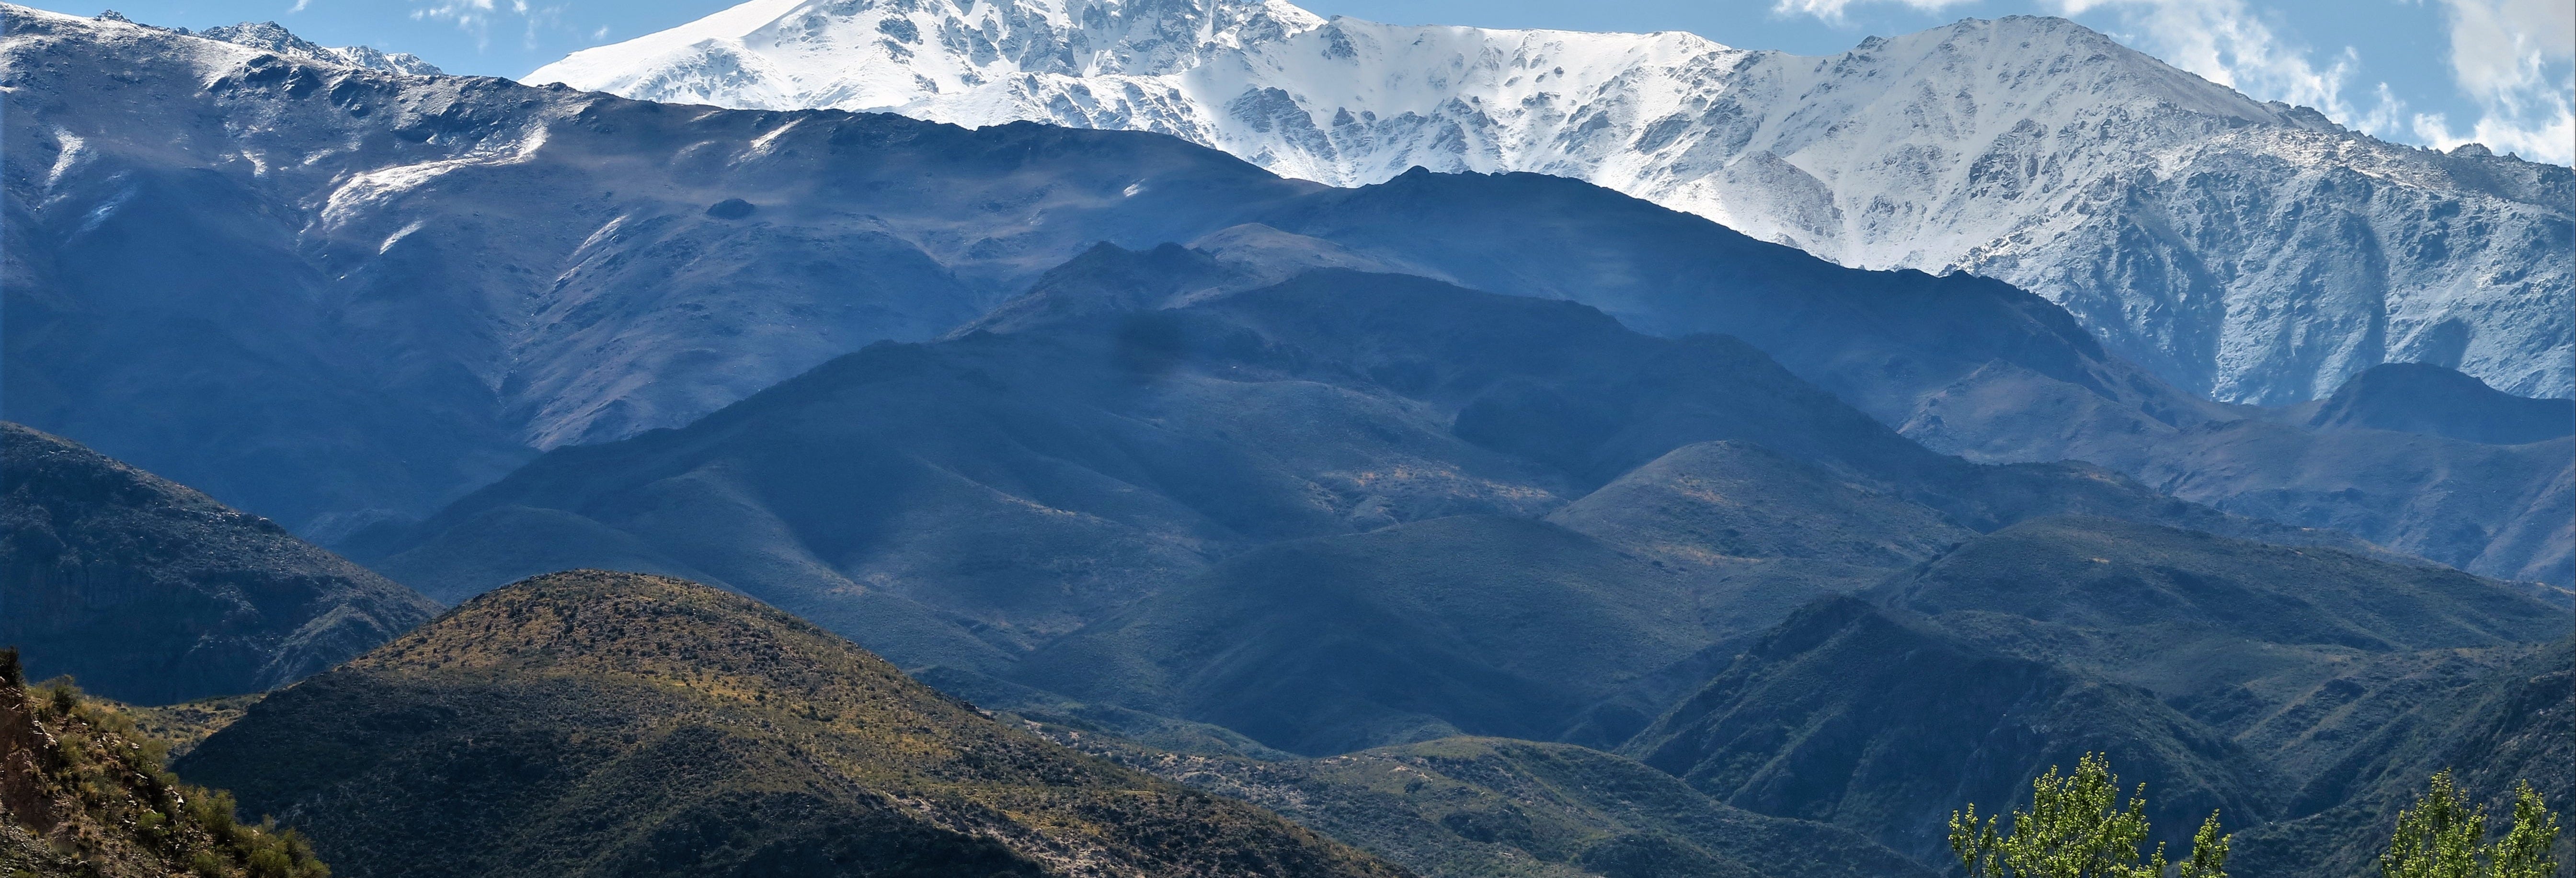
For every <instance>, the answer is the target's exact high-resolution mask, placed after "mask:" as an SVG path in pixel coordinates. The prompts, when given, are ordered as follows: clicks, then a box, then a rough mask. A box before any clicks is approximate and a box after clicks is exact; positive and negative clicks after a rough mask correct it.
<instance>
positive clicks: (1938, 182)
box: [527, 0, 2576, 403]
mask: <svg viewBox="0 0 2576 878" xmlns="http://www.w3.org/2000/svg"><path fill="white" fill-rule="evenodd" d="M527 81H528V82H531V83H546V82H564V83H566V84H569V85H573V86H576V87H580V88H586V89H594V90H602V91H609V92H612V93H616V94H620V95H623V96H627V97H634V98H641V99H647V100H657V101H666V102H683V103H707V104H715V105H719V106H727V107H740V108H768V109H791V108H837V109H848V110H873V111H888V112H896V113H901V114H904V115H908V116H913V117H916V118H922V119H928V120H933V121H943V122H952V123H956V124H961V125H966V126H970V127H979V126H984V125H992V124H1000V123H1005V122H1012V121H1022V120H1027V121H1039V122H1046V123H1051V124H1058V125H1068V126H1074V127H1091V128H1112V129H1127V130H1143V131H1155V132H1161V133H1166V134H1172V135H1175V136H1179V137H1182V138H1185V139H1189V140H1192V141H1195V142H1198V143H1202V144H1206V145H1209V146H1214V147H1217V148H1220V149H1224V150H1226V151H1228V152H1232V153H1234V154H1235V155H1238V156H1241V157H1243V158H1245V159H1247V160H1249V161H1252V162H1254V163H1255V164H1258V165H1261V166H1262V167H1264V168H1267V169H1269V170H1271V171H1274V172H1277V173H1280V174H1283V175H1287V176H1293V177H1301V178H1305V179H1312V180H1318V181H1322V182H1327V183H1332V184H1335V185H1343V186H1349V185H1359V184H1365V183H1372V182H1379V181H1383V180H1386V179H1389V178H1391V177H1393V176H1394V175H1396V174H1398V173H1401V172H1403V171H1404V170H1406V169H1407V168H1410V167H1413V166H1415V165H1420V166H1424V167H1427V168H1430V169H1432V170H1435V171H1484V172H1496V171H1533V172H1539V173H1548V174H1557V175H1562V176H1570V177H1576V178H1580V179H1585V180H1589V181H1591V182H1594V183H1597V184H1600V185H1603V186H1607V187H1610V188H1613V189H1617V190H1619V191H1622V192H1626V193H1628V194H1631V195H1635V196H1638V197H1641V198H1645V199H1648V200H1651V201H1655V202H1657V203H1660V204H1663V205H1666V206H1668V207H1673V208H1675V209H1679V210H1684V211H1689V212H1692V213H1697V214H1700V215H1703V216H1707V217H1710V218H1712V219H1715V220H1718V221H1719V222H1722V223H1725V224H1727V225H1729V226H1732V227H1735V228H1737V229H1740V230H1743V231H1745V232H1747V233H1749V234H1753V235H1755V236H1757V237H1762V238H1766V239H1770V240H1775V241H1781V242H1783V243H1789V244H1793V245H1795V246H1798V247H1801V248H1804V249H1806V250H1808V251H1810V252H1813V253H1816V254H1818V255H1820V256H1824V257H1826V258H1828V259H1832V260H1834V261H1837V262H1841V263H1843V264H1846V265H1853V266H1858V267H1868V268H1918V269H1923V270H1927V271H1935V272H1941V271H1952V270H1964V271H1972V272H1977V273H1981V274H1988V275H1992V276H1995V277H2000V278H2003V279H2005V280H2008V281H2011V282H2013V283H2016V284H2019V285H2021V286H2024V287H2027V288H2030V289H2032V290H2033V291H2035V292H2038V293H2040V294H2042V295H2045V296H2047V297H2049V298H2050V299H2051V300H2053V301H2056V302H2058V303H2059V304H2061V305H2064V306H2066V307H2067V308H2068V309H2069V310H2071V311H2073V312H2074V313H2075V314H2076V315H2077V317H2078V319H2080V320H2082V321H2084V322H2085V323H2086V324H2087V325H2088V326H2089V327H2090V328H2092V329H2093V330H2094V331H2095V332H2096V333H2098V334H2100V335H2101V336H2102V337H2103V338H2104V339H2105V340H2106V341H2107V342H2108V343H2109V344H2110V345H2111V346H2112V347H2113V348H2114V349H2115V350H2118V351H2119V352H2121V353H2122V354H2123V355H2125V356H2128V357H2130V358H2132V359H2135V360H2137V361H2139V362H2141V363H2143V364H2145V365H2147V366H2149V367H2150V368H2152V369H2154V370H2156V371H2157V372H2159V373H2160V374H2163V375H2165V376H2166V377H2167V378H2169V379H2171V380H2173V381H2175V382H2176V383H2178V384H2181V385H2183V386H2185V387H2188V388H2191V389H2193V390H2196V391H2200V392H2203V393H2207V394H2210V395H2212V396H2214V397H2216V398H2219V399H2224V400H2230V401H2244V402H2266V403H2284V402H2296V401H2302V400H2306V399H2310V398H2314V397H2316V396H2319V395H2322V394H2324V393H2327V392H2330V391H2331V390H2332V389H2333V388H2334V387H2336V386H2338V385H2339V384H2340V383H2341V382H2342V380H2343V379H2344V378H2346V377H2349V376H2351V375H2353V374H2357V373H2358V372H2360V371H2361V370H2364V369H2367V368H2369V367H2370V366H2373V365H2377V364H2378V363H2381V362H2389V361H2420V362H2432V363H2437V364H2441V365H2446V366H2453V367H2456V368H2459V369H2461V370H2462V371H2465V372H2468V373H2470V374H2474V375H2477V376H2479V377H2481V378H2483V379H2485V380H2487V381H2488V382H2489V383H2491V384H2493V385H2495V386H2497V387H2499V388H2502V389H2506V390H2509V391H2511V392H2514V393H2518V394H2524V395H2532V396H2567V395H2570V394H2571V393H2576V357H2571V353H2572V352H2576V349H2572V348H2571V346H2570V338H2571V335H2576V326H2571V321H2572V320H2576V318H2571V316H2570V314H2571V312H2576V297H2571V295H2570V284H2571V282H2576V278H2571V274H2570V270H2569V268H2570V267H2569V265H2568V262H2569V260H2568V259H2566V258H2550V257H2563V256H2566V255H2569V254H2576V233H2571V229H2576V220H2571V210H2570V207H2569V205H2570V204H2571V203H2576V175H2571V173H2570V172H2569V171H2568V169H2566V168H2560V167H2556V166H2549V165H2538V164H2533V163H2529V162H2522V161H2519V160H2514V159H2505V158H2498V157H2494V156H2491V155H2486V154H2484V151H2483V150H2478V149H2474V148H2465V149H2463V150H2461V151H2455V152H2454V153H2453V154H2447V155H2446V154H2442V153H2436V152H2431V151H2426V150H2420V149H2414V148H2410V147H2404V146H2397V145H2392V144H2387V143H2383V142H2380V141H2377V140H2373V139H2370V138H2368V137H2366V136H2363V135H2360V134H2357V133H2354V132H2350V131H2346V130H2344V129H2342V128H2340V127H2338V126H2336V125H2334V124H2333V123H2332V122H2330V121H2328V120H2327V119H2326V118H2324V117H2323V116H2322V115H2320V114H2318V113H2316V112H2315V111H2313V110H2308V109H2305V108H2296V107H2290V106H2286V105H2282V104H2271V103H2263V102H2258V101H2255V100H2253V99H2250V98H2247V97H2245V96H2243V95H2241V94H2238V93H2236V92H2234V91H2232V90H2229V89H2227V88H2225V87H2222V86H2218V85H2216V84H2213V83H2210V82H2208V81H2206V80H2203V79H2201V78H2199V77H2197V76H2194V75H2192V74H2189V73H2186V72H2183V71H2180V70H2177V69H2174V68H2173V67H2171V66H2168V65H2166V64H2164V63H2162V62H2160V61H2157V60H2156V59H2154V58H2151V57H2148V56H2146V55H2143V54H2140V53H2138V52H2135V51H2133V50H2130V49H2127V48H2125V47H2123V46H2120V45H2119V44H2118V43H2116V42H2114V41H2112V40H2111V39H2110V38H2108V37H2105V36H2103V35H2101V34H2099V33H2096V32H2094V31H2092V30H2089V29H2086V28H2084V27H2082V26H2080V25H2077V24H2075V23H2073V22H2069V21H2065V20H2062V19H2054V18H2031V17H2014V18H2006V19H2001V20H1994V21H1980V20H1968V21H1962V22H1960V23H1957V24H1954V25H1950V26H1947V27H1943V28H1936V29H1934V30H1931V31H1926V32H1923V33H1918V34H1912V35H1908V36H1902V37H1896V38H1892V39H1882V38H1871V39H1870V40H1868V41H1865V42H1863V43H1862V44H1861V45H1860V46H1859V47H1857V48H1855V49H1853V50H1852V51H1850V52H1846V53H1843V54H1840V55H1835V56H1829V57H1822V58H1813V57H1802V56H1795V55H1788V54H1785V53H1780V52H1769V51H1747V50H1741V49H1734V48H1730V47H1727V46H1723V45H1720V44H1718V43H1715V42H1712V41H1709V40H1706V39H1703V38H1700V37H1697V36H1694V35H1690V34H1685V33H1657V34H1596V33H1577V32H1564V31H1507V30H1488V29H1479V28H1466V27H1429V26H1425V27H1412V26H1394V25H1384V24H1376V23H1372V22H1366V21H1360V20H1357V19H1351V18H1336V19H1333V20H1331V21H1329V22H1327V21H1323V20H1321V19H1318V18H1316V17H1315V16H1312V15H1310V14H1307V13H1305V12H1303V11H1302V10H1298V9H1296V8H1295V7H1293V6H1289V5H1287V4H1285V3H1282V2H1277V0H1134V2H1118V0H1013V2H1007V3H997V2H994V0H977V2H972V3H960V2H957V0H900V2H898V0H833V2H821V0H757V2H753V3H747V4H744V5H742V6H738V7H735V8H734V9H731V10H728V11H726V12H723V13H719V14H718V15H715V16H711V17H709V18H707V19H703V20H701V21H699V22H695V23H692V24H690V25H686V26H683V27H681V28H677V29H674V30H671V31H666V32H663V33H660V34H655V35H652V36H648V37H643V38H639V39H637V40H634V41H630V42H627V43H621V44H617V45H612V46H604V47H600V48H596V49H590V50H586V51H583V52H580V53H576V54H575V55H573V56H571V57H569V58H567V59H565V60H564V61H562V62H559V63H557V64H555V65H550V66H548V67H546V68H544V69H541V70H539V71H537V72H536V73H534V74H531V75H530V76H529V77H527ZM2534 254H2540V255H2541V256H2542V257H2543V258H2537V259H2535V258H2533V256H2534Z"/></svg>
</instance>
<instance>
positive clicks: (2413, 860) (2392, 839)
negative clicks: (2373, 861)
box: [2379, 769, 2558, 878]
mask: <svg viewBox="0 0 2576 878" xmlns="http://www.w3.org/2000/svg"><path fill="white" fill-rule="evenodd" d="M2486 836H2487V810H2486V806H2484V805H2471V804H2469V798H2468V796H2467V794H2465V793H2463V792H2461V790H2460V786H2459V783H2458V782H2457V781H2454V780H2453V779H2452V778H2451V772H2450V770H2449V769H2444V770H2443V771H2442V772H2440V773H2438V774H2435V775H2433V778H2432V780H2431V781H2429V782H2427V783H2426V784H2425V789H2424V795H2422V796H2419V797H2417V798H2416V799H2415V806H2414V807H2411V808H2407V809H2405V810H2402V811H2399V812H2397V829H2396V831H2394V832H2392V833H2390V836H2389V840H2388V852H2387V853H2384V854H2380V855H2379V874H2380V876H2381V878H2550V876H2551V875H2553V874H2556V873H2557V871H2558V861H2557V860H2555V859H2552V858H2551V857H2550V848H2551V847H2552V846H2553V845H2556V844H2557V843H2558V814H2557V812H2554V811H2551V810H2549V807H2548V804H2547V803H2546V802H2543V801H2542V800H2541V797H2540V791H2538V790H2535V789H2532V788H2531V782H2530V781H2523V782H2522V785H2521V787H2520V788H2519V789H2517V790H2515V791H2514V801H2513V826H2512V827H2511V828H2509V829H2507V830H2506V831H2505V834H2504V838H2502V839H2499V840H2497V841H2496V843H2495V844H2494V845H2492V846H2489V845H2486V844H2484V842H2485V841H2486Z"/></svg>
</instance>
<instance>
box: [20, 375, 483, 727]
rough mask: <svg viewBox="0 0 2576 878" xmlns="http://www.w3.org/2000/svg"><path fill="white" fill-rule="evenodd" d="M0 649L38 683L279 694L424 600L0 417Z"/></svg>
mask: <svg viewBox="0 0 2576 878" xmlns="http://www.w3.org/2000/svg"><path fill="white" fill-rule="evenodd" d="M0 485H5V486H6V487H5V490H6V492H7V493H6V494H5V495H0V645H16V646H19V647H20V648H21V649H22V650H23V652H24V654H25V656H26V663H27V668H28V672H29V673H31V674H34V675H36V676H37V677H40V678H41V677H51V676H54V675H58V674H70V675H72V676H73V677H75V678H78V679H79V680H80V683H81V685H82V686H83V687H85V688H87V689H88V690H89V691H92V692H96V693H98V694H100V695H104V696H107V697H109V698H113V699H116V700H119V701H125V702H131V703H136V704H168V703H171V702H177V701H187V700H191V699H197V698H204V697H209V696H217V695H237V694H242V693H248V692H259V691H263V690H267V689H272V688H276V687H278V686H283V685H286V684H288V683H292V682H294V681H296V680H300V679H303V678H304V677H307V676H310V675H312V674H316V673H320V672H321V671H322V670H324V669H326V668H329V667H331V666H332V665H335V664H339V663H340V662H341V661H344V660H346V659H348V658H350V657H352V656H356V655H358V654H359V653H362V652H365V651H367V650H369V649H372V648H374V647H375V646H376V645H377V644H380V643H383V642H385V641H386V640H389V639H392V638H393V636H394V635H397V634H400V633H402V632H403V631H406V630H409V629H410V628H411V627H412V626H414V625H418V624H420V623H421V622H424V621H427V620H428V619H429V618H430V617H431V616H432V615H435V614H436V613H437V609H438V608H437V605H436V604H433V603H431V602H430V601H429V600H427V599H425V598H423V597H421V596H420V595H419V594H417V593H414V592H413V591H412V590H410V589H408V588H404V587H402V586H400V585H397V584H395V583H393V582H391V581H388V580H386V579H385V578H384V577H382V576H378V575H376V574H374V573H371V572H369V571H367V570H366V569H365V568H362V567H359V566H358V565H356V564H351V563H349V562H348V561H346V560H343V559H341V558H340V557H339V556H337V555H333V554H331V553H329V552H326V551H323V550H321V549H318V548H315V547H313V546H312V545H310V544H307V543H305V542H304V541H302V540H299V539H296V538H295V537H293V536H291V535H289V534H288V533H287V532H286V531H285V529H284V528H280V527H278V526H277V525H276V524H274V523H271V522H270V521H268V520H267V519H264V518H260V517H257V516H253V515H245V514H242V513H240V512H237V511H234V510H232V509H230V508H227V507H225V506H224V505H223V504H221V503H217V502H215V501H214V500H213V499H212V498H209V497H207V496H206V495H204V494H200V493H198V492H196V491H193V490H190V489H188V488H186V487H182V486H180V485H177V484H173V483H171V482H170V481H169V480H167V479H162V478H160V477H158V476H154V475H152V474H151V473H147V472H144V471H142V470H139V469H135V468H133V467H130V466H126V465H125V464H123V463H119V462H117V461H115V460H111V459H109V458H107V457H106V456H103V455H100V454H99V453H97V452H94V451H91V450H89V449H88V448H85V447H83V446H81V445H80V444H78V443H75V442H72V441H70V440H67V439H63V438H61V437H58V436H52V435H48V434H45V433H41V432H38V431H35V430H31V429H28V428H26V427H22V426H19V425H16V424H7V423H0Z"/></svg>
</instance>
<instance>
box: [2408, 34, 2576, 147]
mask: <svg viewBox="0 0 2576 878" xmlns="http://www.w3.org/2000/svg"><path fill="white" fill-rule="evenodd" d="M2443 6H2444V7H2445V10H2446V14H2447V15H2448V17H2449V19H2450V24H2451V78H2452V80H2453V81H2454V82H2456V83H2458V84H2459V87H2460V90H2461V91H2462V92H2464V93H2466V94H2467V95H2468V96H2469V99H2470V100H2472V101H2475V102H2476V103H2477V105H2478V109H2479V117H2478V120H2477V122H2476V123H2474V124H2472V125H2471V126H2470V128H2469V130H2468V131H2466V132H2460V131H2454V130H2452V128H2451V121H2450V119H2449V118H2448V117H2446V116H2445V115H2444V114H2440V113H2426V114H2420V115H2417V116H2416V117H2415V119H2414V128H2415V135H2416V136H2417V137H2420V138H2422V139H2424V140H2425V141H2427V142H2429V143H2432V144H2434V145H2436V146H2441V147H2444V148H2448V147H2451V146H2456V145H2458V144H2461V143H2466V142H2470V141H2475V142H2478V143H2483V144H2486V145H2487V146H2488V147H2489V148H2492V149H2496V150H2500V151H2506V152H2516V153H2521V154H2522V155H2523V156H2524V157H2526V158H2536V159H2540V160H2542V161H2547V162H2553V163H2557V164H2562V165H2563V164H2569V163H2571V162H2576V81H2571V79H2576V4H2569V3H2568V2H2567V0H2443Z"/></svg>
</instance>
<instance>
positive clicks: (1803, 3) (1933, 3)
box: [1771, 0, 1976, 24]
mask: <svg viewBox="0 0 2576 878" xmlns="http://www.w3.org/2000/svg"><path fill="white" fill-rule="evenodd" d="M1974 2H1976V0H1773V2H1772V4H1771V12H1772V13H1773V14H1775V15H1812V16H1815V17H1816V18H1818V19H1822V20H1824V21H1828V22H1832V23H1834V24H1841V23H1842V22H1843V10H1845V9H1849V8H1851V7H1852V6H1853V5H1855V4H1861V3H1901V4H1904V5H1906V6H1911V7H1914V8H1916V9H1920V10H1923V11H1925V12H1937V11H1940V10H1941V9H1942V8H1944V7H1950V6H1958V5H1961V4H1965V3H1974Z"/></svg>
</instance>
